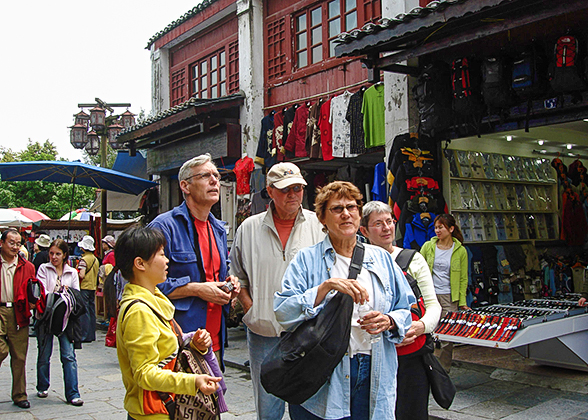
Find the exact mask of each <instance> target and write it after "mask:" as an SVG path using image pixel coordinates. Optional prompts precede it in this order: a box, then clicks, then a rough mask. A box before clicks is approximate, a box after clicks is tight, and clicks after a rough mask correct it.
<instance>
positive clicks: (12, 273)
mask: <svg viewBox="0 0 588 420" xmlns="http://www.w3.org/2000/svg"><path fill="white" fill-rule="evenodd" d="M20 241H21V236H20V233H18V231H17V230H16V229H7V230H5V231H4V232H2V235H1V236H0V245H1V246H2V249H1V250H0V363H2V362H3V361H4V359H6V356H8V353H9V352H10V368H11V371H12V401H13V402H14V404H15V405H17V406H18V407H20V408H29V407H30V406H31V405H30V403H29V401H28V400H27V391H26V388H27V383H26V370H25V364H26V360H27V351H28V348H29V319H28V318H27V317H26V316H23V315H24V314H22V313H17V308H16V306H15V302H16V299H15V297H16V294H17V291H18V290H19V289H20V287H21V284H22V283H23V282H27V281H28V280H29V279H30V278H34V277H35V266H34V265H33V264H32V263H31V262H29V261H27V260H25V259H24V258H22V257H21V256H20V255H19V252H18V251H19V249H20Z"/></svg>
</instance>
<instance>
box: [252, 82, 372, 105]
mask: <svg viewBox="0 0 588 420" xmlns="http://www.w3.org/2000/svg"><path fill="white" fill-rule="evenodd" d="M366 83H368V80H367V79H366V80H364V81H362V82H357V83H353V84H352V85H347V86H343V87H340V88H337V89H334V90H331V91H328V92H323V93H317V94H316V95H311V96H307V97H306V98H299V99H296V100H293V101H288V102H284V103H281V104H278V105H272V106H268V107H264V108H263V110H264V111H266V110H268V109H276V108H282V107H285V106H288V105H294V104H297V103H300V102H306V101H309V100H311V99H317V98H321V97H323V96H329V95H332V94H333V93H337V92H341V91H345V90H347V89H351V88H354V87H358V86H361V85H364V84H366Z"/></svg>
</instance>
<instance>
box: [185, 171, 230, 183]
mask: <svg viewBox="0 0 588 420" xmlns="http://www.w3.org/2000/svg"><path fill="white" fill-rule="evenodd" d="M211 176H213V177H215V178H216V180H217V181H218V180H220V178H221V174H219V173H218V172H200V173H199V174H194V175H192V176H189V177H188V178H184V181H187V180H189V179H190V178H199V179H203V180H205V181H206V182H208V181H210V177H211Z"/></svg>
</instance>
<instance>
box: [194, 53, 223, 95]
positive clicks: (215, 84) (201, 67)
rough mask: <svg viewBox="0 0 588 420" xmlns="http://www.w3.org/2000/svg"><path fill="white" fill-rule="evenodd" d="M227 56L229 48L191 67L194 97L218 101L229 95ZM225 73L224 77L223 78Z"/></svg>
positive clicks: (198, 61) (202, 59)
mask: <svg viewBox="0 0 588 420" xmlns="http://www.w3.org/2000/svg"><path fill="white" fill-rule="evenodd" d="M227 55H228V54H227V47H223V48H221V49H219V50H217V51H215V52H214V53H212V54H210V55H208V56H206V57H203V58H201V59H200V60H197V61H195V62H193V63H192V64H191V65H190V91H191V95H192V96H193V97H196V98H200V99H216V98H220V97H223V96H226V95H227V92H228V90H229V88H228V80H229V75H228V68H229V66H228V60H227V59H228V57H227ZM223 72H224V77H222V74H223ZM203 82H204V85H203Z"/></svg>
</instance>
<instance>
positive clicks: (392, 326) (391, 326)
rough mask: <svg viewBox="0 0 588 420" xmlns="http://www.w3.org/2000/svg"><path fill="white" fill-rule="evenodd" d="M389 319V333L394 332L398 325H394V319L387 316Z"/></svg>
mask: <svg viewBox="0 0 588 420" xmlns="http://www.w3.org/2000/svg"><path fill="white" fill-rule="evenodd" d="M385 315H386V316H387V317H388V319H389V320H390V327H389V328H388V331H390V330H392V328H395V327H396V324H395V323H394V319H393V318H392V316H391V315H388V314H385Z"/></svg>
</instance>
